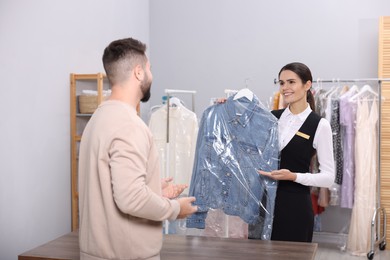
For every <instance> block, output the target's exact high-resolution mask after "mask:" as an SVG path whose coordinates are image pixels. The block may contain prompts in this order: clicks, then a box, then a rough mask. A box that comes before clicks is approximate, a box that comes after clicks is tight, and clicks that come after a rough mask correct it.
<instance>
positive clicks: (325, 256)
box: [315, 243, 390, 260]
mask: <svg viewBox="0 0 390 260" xmlns="http://www.w3.org/2000/svg"><path fill="white" fill-rule="evenodd" d="M386 249H387V250H384V251H381V250H379V248H376V251H375V253H374V258H373V259H374V260H390V250H389V248H388V247H387V245H386ZM329 259H332V260H333V259H336V260H359V259H368V258H367V255H366V256H353V255H351V254H350V253H348V252H345V251H342V250H341V249H340V248H338V247H337V246H335V245H331V244H322V243H320V244H318V249H317V253H316V257H315V260H329Z"/></svg>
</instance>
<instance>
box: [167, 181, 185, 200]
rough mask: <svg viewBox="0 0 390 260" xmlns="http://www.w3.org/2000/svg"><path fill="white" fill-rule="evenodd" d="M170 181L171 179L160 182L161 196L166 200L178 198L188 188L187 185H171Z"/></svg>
mask: <svg viewBox="0 0 390 260" xmlns="http://www.w3.org/2000/svg"><path fill="white" fill-rule="evenodd" d="M172 180H173V178H172V177H168V178H165V179H162V180H161V188H162V195H163V197H165V198H168V199H174V198H176V197H178V196H179V195H180V194H181V193H182V192H183V191H184V190H185V189H186V188H187V187H188V185H187V184H173V183H172Z"/></svg>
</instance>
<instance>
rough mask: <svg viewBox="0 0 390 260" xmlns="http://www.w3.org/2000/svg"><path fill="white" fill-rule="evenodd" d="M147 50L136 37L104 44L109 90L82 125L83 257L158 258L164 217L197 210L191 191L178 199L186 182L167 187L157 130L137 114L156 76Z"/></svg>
mask: <svg viewBox="0 0 390 260" xmlns="http://www.w3.org/2000/svg"><path fill="white" fill-rule="evenodd" d="M145 51H146V45H145V44H143V43H142V42H140V41H138V40H135V39H132V38H128V39H121V40H117V41H113V42H112V43H110V44H109V45H108V46H107V47H106V48H105V50H104V54H103V65H104V69H105V71H106V74H107V78H108V80H109V83H110V86H111V90H112V94H111V96H110V98H109V99H108V100H107V101H104V102H102V104H101V105H100V106H99V107H98V108H97V110H96V111H95V113H94V114H93V115H92V117H91V119H90V120H89V122H88V124H87V126H86V127H85V129H84V132H83V136H82V140H81V144H80V152H79V209H80V230H79V234H80V259H94V260H97V259H160V250H161V246H162V221H163V220H166V219H170V220H173V219H177V218H185V217H187V216H188V215H190V214H192V213H194V212H196V210H197V208H196V207H194V206H192V205H191V203H192V202H193V201H195V198H194V197H183V198H178V199H173V197H176V196H177V195H179V194H180V193H181V191H182V190H183V187H182V186H177V187H175V185H173V184H168V185H167V184H165V186H164V187H162V182H161V179H160V169H159V165H160V164H159V162H158V160H159V159H158V154H157V149H156V147H155V145H154V142H153V137H152V134H151V132H150V131H149V129H148V127H147V126H146V124H145V123H144V122H143V121H142V119H141V118H140V117H139V116H137V112H136V107H137V104H138V103H139V102H140V101H142V102H147V101H148V100H149V98H150V88H151V83H152V79H153V76H152V73H151V71H150V63H149V60H148V58H147V56H146V54H145ZM163 188H166V189H165V191H166V190H169V191H176V192H168V193H164V190H163ZM169 188H170V189H169ZM175 188H176V189H175ZM164 194H165V196H163V195H164ZM167 197H168V198H167Z"/></svg>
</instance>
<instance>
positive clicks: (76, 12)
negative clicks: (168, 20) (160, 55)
mask: <svg viewBox="0 0 390 260" xmlns="http://www.w3.org/2000/svg"><path fill="white" fill-rule="evenodd" d="M129 36H133V37H135V38H138V39H140V40H142V41H144V42H146V43H147V44H148V43H149V1H144V0H132V1H127V0H116V1H111V0H100V1H93V0H87V1H77V0H68V1H51V0H37V1H29V0H25V1H23V0H2V1H1V2H0V68H1V69H0V78H1V83H0V89H1V92H0V96H1V99H0V100H1V101H0V114H1V116H0V260H9V259H17V255H18V254H21V253H23V252H25V251H27V250H29V249H32V248H34V247H36V246H38V245H41V244H43V243H46V242H48V241H49V240H52V239H54V238H57V237H58V236H60V235H63V234H65V233H68V232H70V230H71V211H70V210H71V202H70V198H71V196H70V190H71V188H70V118H69V114H70V112H69V74H70V73H96V72H100V71H103V66H102V64H101V56H102V54H103V49H104V48H105V47H106V46H107V45H108V44H109V43H110V42H111V41H112V40H114V39H119V38H125V37H129Z"/></svg>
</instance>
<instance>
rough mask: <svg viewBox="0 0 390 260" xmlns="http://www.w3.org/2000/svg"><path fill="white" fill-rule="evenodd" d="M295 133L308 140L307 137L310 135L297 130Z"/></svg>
mask: <svg viewBox="0 0 390 260" xmlns="http://www.w3.org/2000/svg"><path fill="white" fill-rule="evenodd" d="M296 135H298V136H300V137H303V138H305V139H307V140H309V138H310V135H307V134H304V133H302V132H299V131H298V132H297V134H296Z"/></svg>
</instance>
